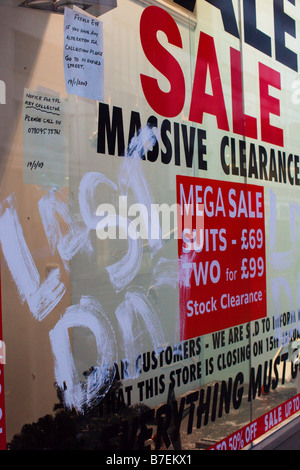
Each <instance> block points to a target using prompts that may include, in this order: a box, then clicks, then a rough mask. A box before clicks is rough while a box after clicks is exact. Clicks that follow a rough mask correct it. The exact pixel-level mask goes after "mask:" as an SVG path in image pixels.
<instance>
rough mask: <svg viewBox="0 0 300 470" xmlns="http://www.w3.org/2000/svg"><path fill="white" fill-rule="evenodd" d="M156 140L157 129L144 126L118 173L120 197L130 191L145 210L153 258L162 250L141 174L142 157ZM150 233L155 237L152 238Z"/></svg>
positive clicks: (151, 206)
mask: <svg viewBox="0 0 300 470" xmlns="http://www.w3.org/2000/svg"><path fill="white" fill-rule="evenodd" d="M158 138H159V132H158V129H157V128H154V127H150V126H146V127H144V128H143V129H140V131H139V132H138V134H137V135H136V136H134V137H133V138H132V140H131V142H130V144H129V146H128V151H127V154H126V155H125V157H124V159H123V162H122V165H121V168H120V172H119V188H120V191H121V195H123V196H128V190H129V189H131V190H132V192H133V194H134V196H135V199H136V202H137V203H138V204H140V205H141V206H144V207H146V209H147V211H146V213H147V215H146V218H145V220H144V226H145V227H147V228H148V234H149V235H148V241H149V246H150V249H151V252H152V255H153V256H154V255H155V254H156V253H157V252H158V251H159V250H160V249H161V248H162V246H163V243H162V237H161V226H160V222H159V215H158V212H157V210H153V198H152V195H151V193H150V190H149V186H148V184H147V180H146V177H145V175H144V172H143V167H142V157H143V156H144V155H145V152H146V151H147V150H149V149H151V148H152V146H154V145H155V143H156V141H157V140H158ZM151 209H152V210H151ZM142 216H143V214H142ZM151 233H152V234H156V235H157V236H155V237H153V238H152V237H151Z"/></svg>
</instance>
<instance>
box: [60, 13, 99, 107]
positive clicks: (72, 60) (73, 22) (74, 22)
mask: <svg viewBox="0 0 300 470" xmlns="http://www.w3.org/2000/svg"><path fill="white" fill-rule="evenodd" d="M64 71H65V83H66V89H67V92H68V93H70V94H72V95H78V96H83V97H85V98H91V99H94V100H98V101H103V99H104V57H103V24H102V22H101V21H99V20H98V19H97V18H94V17H91V16H88V15H84V14H83V13H81V12H78V11H76V10H72V9H71V8H65V14H64Z"/></svg>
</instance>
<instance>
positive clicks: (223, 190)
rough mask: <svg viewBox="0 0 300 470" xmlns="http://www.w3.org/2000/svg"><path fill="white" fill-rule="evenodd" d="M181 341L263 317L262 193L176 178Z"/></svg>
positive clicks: (231, 184)
mask: <svg viewBox="0 0 300 470" xmlns="http://www.w3.org/2000/svg"><path fill="white" fill-rule="evenodd" d="M176 187H177V207H178V232H179V236H178V257H179V304H180V334H181V340H185V339H189V338H192V337H195V336H200V335H204V334H208V333H211V332H214V331H218V330H222V329H225V328H229V327H232V326H235V325H240V324H242V323H246V322H249V321H253V320H257V319H259V318H263V317H265V316H266V314H267V305H266V303H267V300H266V260H265V213H264V190H263V188H262V187H260V186H256V185H245V184H241V183H235V182H225V181H216V180H210V179H203V178H197V177H189V176H182V175H178V176H177V180H176Z"/></svg>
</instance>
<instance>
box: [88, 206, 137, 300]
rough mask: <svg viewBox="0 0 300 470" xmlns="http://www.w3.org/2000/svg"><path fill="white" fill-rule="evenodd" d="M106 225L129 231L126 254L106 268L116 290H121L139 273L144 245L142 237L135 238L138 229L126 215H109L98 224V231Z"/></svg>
mask: <svg viewBox="0 0 300 470" xmlns="http://www.w3.org/2000/svg"><path fill="white" fill-rule="evenodd" d="M106 227H108V228H109V227H118V228H120V229H121V230H123V231H125V232H126V233H128V238H127V241H128V250H127V252H126V254H125V256H124V257H123V258H122V259H120V260H119V261H117V262H116V263H114V264H112V265H111V266H107V267H106V268H105V269H106V271H107V272H108V275H109V278H110V281H111V283H112V285H113V286H114V289H115V290H116V292H120V291H121V290H122V289H124V287H126V286H127V285H128V284H129V283H130V282H131V281H132V280H133V279H134V278H135V277H136V275H137V273H138V271H139V269H140V266H141V262H142V256H143V245H142V241H141V239H140V238H137V239H134V235H135V233H136V230H135V229H134V227H133V225H132V221H130V220H129V219H127V218H125V217H120V216H116V215H108V216H107V217H105V218H104V219H103V220H102V221H100V222H98V224H97V231H99V232H101V231H102V230H103V229H104V228H106Z"/></svg>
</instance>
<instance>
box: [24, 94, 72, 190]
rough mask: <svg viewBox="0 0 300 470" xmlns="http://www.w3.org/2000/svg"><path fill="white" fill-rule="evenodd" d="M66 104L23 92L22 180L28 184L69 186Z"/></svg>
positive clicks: (59, 98)
mask: <svg viewBox="0 0 300 470" xmlns="http://www.w3.org/2000/svg"><path fill="white" fill-rule="evenodd" d="M65 115H66V114H65V100H63V99H62V98H61V97H59V96H57V95H51V94H48V93H43V92H40V91H35V90H29V89H26V88H25V90H24V101H23V178H24V183H25V184H39V185H45V186H52V185H58V186H66V182H67V180H66V176H67V169H68V168H67V145H68V144H67V141H68V140H67V136H66V127H65Z"/></svg>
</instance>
